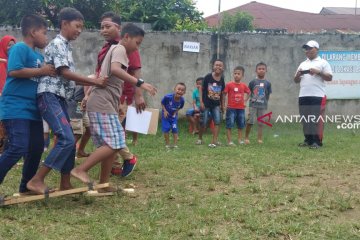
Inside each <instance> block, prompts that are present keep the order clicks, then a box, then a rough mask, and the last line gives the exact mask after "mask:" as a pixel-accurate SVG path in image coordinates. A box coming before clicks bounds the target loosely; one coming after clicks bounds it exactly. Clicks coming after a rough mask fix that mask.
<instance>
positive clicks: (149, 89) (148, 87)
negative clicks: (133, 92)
mask: <svg viewBox="0 0 360 240" xmlns="http://www.w3.org/2000/svg"><path fill="white" fill-rule="evenodd" d="M140 88H142V89H144V90H145V91H147V92H148V93H150V95H151V96H154V95H155V94H156V93H157V89H156V88H155V87H154V86H153V85H151V84H150V83H143V84H141V86H140Z"/></svg>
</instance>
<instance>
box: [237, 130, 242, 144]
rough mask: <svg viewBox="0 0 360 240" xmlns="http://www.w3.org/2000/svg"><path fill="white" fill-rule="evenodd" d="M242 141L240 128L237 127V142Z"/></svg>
mask: <svg viewBox="0 0 360 240" xmlns="http://www.w3.org/2000/svg"><path fill="white" fill-rule="evenodd" d="M241 141H242V128H238V142H239V143H240V142H241Z"/></svg>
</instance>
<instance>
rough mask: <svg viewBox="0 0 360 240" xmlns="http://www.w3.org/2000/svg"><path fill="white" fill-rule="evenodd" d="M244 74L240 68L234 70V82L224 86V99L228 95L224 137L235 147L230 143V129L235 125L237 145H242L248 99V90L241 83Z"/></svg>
mask: <svg viewBox="0 0 360 240" xmlns="http://www.w3.org/2000/svg"><path fill="white" fill-rule="evenodd" d="M244 73H245V69H244V68H243V67H242V66H237V67H235V69H234V73H233V74H234V80H233V81H231V82H228V83H227V84H226V86H225V90H224V97H225V96H226V94H227V95H228V101H227V109H226V135H227V140H228V145H229V146H235V143H234V142H232V141H231V128H233V127H234V123H235V120H236V125H237V127H238V143H239V144H243V143H244V141H243V140H242V129H243V128H244V127H245V107H246V106H245V102H246V101H247V100H248V99H249V94H250V89H249V88H248V86H247V85H246V84H245V83H242V82H241V79H242V78H243V76H244Z"/></svg>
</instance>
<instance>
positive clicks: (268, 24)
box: [205, 1, 360, 33]
mask: <svg viewBox="0 0 360 240" xmlns="http://www.w3.org/2000/svg"><path fill="white" fill-rule="evenodd" d="M240 11H242V12H248V13H249V14H251V15H252V16H253V17H254V25H255V28H261V29H286V30H287V32H289V33H296V32H320V31H324V30H327V31H328V30H330V31H334V30H341V31H343V32H351V31H354V32H360V15H356V16H355V15H345V14H335V15H321V14H315V13H307V12H299V11H293V10H289V9H285V8H279V7H274V6H271V5H267V4H263V3H258V2H255V1H253V2H250V3H247V4H245V5H242V6H239V7H236V8H233V9H230V10H227V11H225V12H227V13H229V14H235V13H237V12H240ZM222 13H224V12H222ZM205 20H206V21H207V23H208V25H209V26H217V24H218V15H217V14H214V15H211V16H209V17H206V18H205Z"/></svg>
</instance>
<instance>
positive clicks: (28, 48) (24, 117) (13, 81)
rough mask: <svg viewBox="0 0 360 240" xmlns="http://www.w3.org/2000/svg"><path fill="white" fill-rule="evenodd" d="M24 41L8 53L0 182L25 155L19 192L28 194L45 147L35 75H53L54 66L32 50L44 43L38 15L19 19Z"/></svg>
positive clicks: (0, 114)
mask: <svg viewBox="0 0 360 240" xmlns="http://www.w3.org/2000/svg"><path fill="white" fill-rule="evenodd" d="M21 32H22V35H23V40H24V42H19V43H17V44H15V45H14V46H13V47H12V48H11V50H10V52H9V61H8V76H7V80H6V84H5V87H4V91H3V93H2V97H1V101H0V119H1V120H2V122H3V124H4V125H5V128H6V132H7V137H8V141H7V142H6V144H7V147H6V150H5V152H4V153H3V154H2V155H1V157H0V183H2V182H3V180H4V178H5V176H6V174H7V172H8V171H9V170H10V169H11V168H12V167H13V166H14V165H15V164H16V163H17V162H18V161H19V160H20V158H22V157H23V158H24V165H23V171H22V178H21V183H20V187H19V192H20V193H27V192H29V189H28V188H27V187H26V184H27V183H28V181H29V180H30V179H31V178H32V177H33V176H34V175H35V173H36V171H37V169H38V166H39V163H40V159H41V154H42V152H43V150H44V138H43V123H42V119H41V116H40V112H39V110H38V108H37V104H36V92H37V87H38V77H40V76H46V75H51V76H55V75H56V70H55V68H54V66H52V65H47V64H44V58H43V56H42V55H41V54H40V53H39V52H37V51H36V50H35V49H36V48H39V49H43V48H44V47H45V46H46V44H47V36H46V33H47V23H46V21H45V19H43V18H42V17H40V16H38V15H33V14H31V15H26V16H24V17H23V18H22V20H21Z"/></svg>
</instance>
